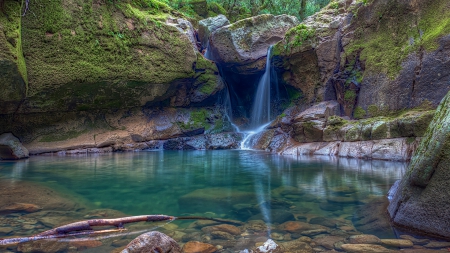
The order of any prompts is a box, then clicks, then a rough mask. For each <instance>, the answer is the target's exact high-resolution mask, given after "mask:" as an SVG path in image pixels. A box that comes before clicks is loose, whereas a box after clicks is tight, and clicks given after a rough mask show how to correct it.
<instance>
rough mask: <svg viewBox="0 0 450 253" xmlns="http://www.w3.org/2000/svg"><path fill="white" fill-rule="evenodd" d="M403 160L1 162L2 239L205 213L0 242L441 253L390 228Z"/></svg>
mask: <svg viewBox="0 0 450 253" xmlns="http://www.w3.org/2000/svg"><path fill="white" fill-rule="evenodd" d="M405 169H406V163H400V162H387V161H363V160H355V159H344V158H334V157H328V156H315V157H302V156H300V157H288V156H278V155H274V154H269V153H265V152H255V151H242V150H227V151H180V152H177V151H158V152H135V153H114V154H102V155H83V156H40V157H31V158H30V159H29V160H25V161H16V162H7V161H1V162H0V192H1V194H2V197H1V198H0V238H10V237H23V236H30V235H33V234H37V233H40V232H42V231H45V230H48V229H51V228H54V227H56V226H60V225H64V224H67V223H71V222H75V221H80V220H86V219H97V218H105V219H108V218H115V217H125V216H130V215H141V214H166V215H173V216H186V215H195V216H205V217H217V218H225V219H232V220H236V221H239V222H241V223H240V224H235V225H230V224H223V223H217V222H212V221H203V220H192V221H174V222H171V223H143V222H142V223H135V224H129V225H126V226H125V227H126V228H127V231H124V232H121V233H116V234H110V235H105V236H102V237H91V238H67V239H59V240H41V241H36V242H28V243H23V244H20V245H11V246H0V251H1V252H76V251H84V252H120V251H121V250H123V249H124V247H125V246H126V245H127V244H128V243H130V241H132V240H133V239H134V238H136V237H137V236H138V235H140V234H142V233H145V232H148V231H152V230H158V231H161V232H163V233H165V234H167V235H168V236H170V237H172V238H173V239H175V240H176V241H177V242H178V243H179V245H180V246H181V247H183V251H184V252H186V253H191V252H202V253H203V252H204V253H206V252H214V251H218V252H240V251H242V250H245V249H248V250H257V247H258V246H261V245H262V244H263V243H264V242H266V241H267V240H268V239H269V238H271V239H273V240H274V241H275V242H276V243H277V244H278V245H279V248H278V250H279V251H277V252H299V253H300V252H335V251H342V252H395V251H399V252H425V253H426V252H434V251H441V250H442V251H447V250H448V248H449V247H450V242H446V241H442V240H437V239H432V238H427V237H424V236H418V235H414V234H410V233H408V232H405V231H399V230H394V229H393V228H392V227H391V226H390V224H389V221H388V219H387V217H386V216H385V211H384V210H385V208H386V205H387V199H386V197H385V196H386V193H387V192H388V190H389V188H390V186H391V185H392V184H393V183H394V182H395V181H396V180H397V179H400V178H401V177H402V175H403V173H404V172H405Z"/></svg>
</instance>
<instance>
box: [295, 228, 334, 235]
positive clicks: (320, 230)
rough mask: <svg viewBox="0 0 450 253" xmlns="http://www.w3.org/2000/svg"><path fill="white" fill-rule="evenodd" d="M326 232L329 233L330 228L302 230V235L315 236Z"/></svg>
mask: <svg viewBox="0 0 450 253" xmlns="http://www.w3.org/2000/svg"><path fill="white" fill-rule="evenodd" d="M324 233H328V230H327V229H325V228H321V229H313V230H306V231H303V232H301V234H302V235H306V236H314V235H318V234H324Z"/></svg>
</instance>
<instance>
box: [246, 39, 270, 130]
mask: <svg viewBox="0 0 450 253" xmlns="http://www.w3.org/2000/svg"><path fill="white" fill-rule="evenodd" d="M272 48H273V46H270V47H269V49H268V50H267V59H266V68H265V71H264V75H263V76H262V77H261V80H259V83H258V89H257V90H256V95H255V101H254V102H253V107H252V114H251V117H250V127H251V129H256V128H259V127H260V126H261V125H264V124H266V123H268V122H269V121H270V55H271V54H272Z"/></svg>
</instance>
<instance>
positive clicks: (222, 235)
mask: <svg viewBox="0 0 450 253" xmlns="http://www.w3.org/2000/svg"><path fill="white" fill-rule="evenodd" d="M211 236H212V237H213V238H214V239H224V240H233V239H234V236H233V235H231V234H230V233H227V232H223V231H213V232H211Z"/></svg>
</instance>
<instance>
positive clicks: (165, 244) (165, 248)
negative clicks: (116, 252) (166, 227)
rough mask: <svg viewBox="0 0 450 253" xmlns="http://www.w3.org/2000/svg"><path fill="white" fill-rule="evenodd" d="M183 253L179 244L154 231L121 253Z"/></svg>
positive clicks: (135, 240) (141, 237) (131, 243)
mask: <svg viewBox="0 0 450 253" xmlns="http://www.w3.org/2000/svg"><path fill="white" fill-rule="evenodd" d="M147 252H159V253H169V252H171V253H181V248H180V246H179V245H178V243H177V242H176V241H175V240H173V239H172V238H170V237H169V236H167V235H165V234H163V233H161V232H158V231H152V232H148V233H145V234H142V235H140V236H138V237H137V238H136V239H134V240H133V241H131V242H130V243H129V244H128V245H127V246H126V248H125V249H124V250H122V252H121V253H147Z"/></svg>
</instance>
